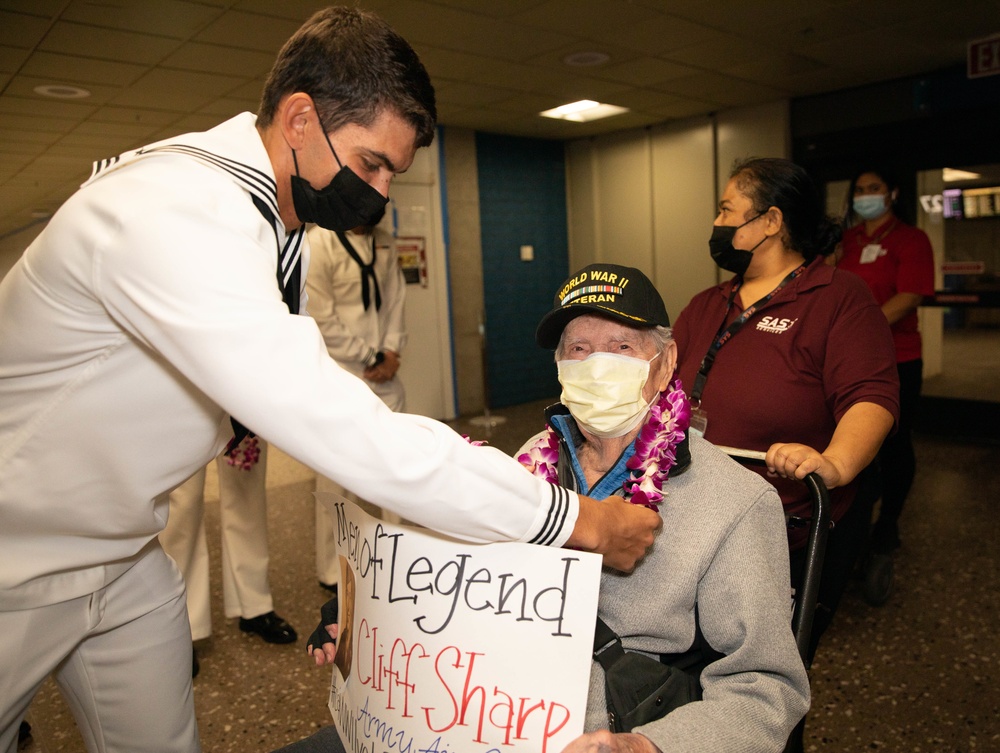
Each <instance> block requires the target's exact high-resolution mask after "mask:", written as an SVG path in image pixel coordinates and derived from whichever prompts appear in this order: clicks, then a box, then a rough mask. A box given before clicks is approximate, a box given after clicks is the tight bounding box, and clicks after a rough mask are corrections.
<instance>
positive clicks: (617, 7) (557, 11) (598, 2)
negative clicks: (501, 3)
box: [509, 0, 658, 42]
mask: <svg viewBox="0 0 1000 753" xmlns="http://www.w3.org/2000/svg"><path fill="white" fill-rule="evenodd" d="M609 11H610V12H609ZM570 13H571V14H572V18H573V34H574V36H577V37H584V38H586V39H589V40H593V41H596V42H601V41H605V40H607V39H609V38H615V37H617V36H618V35H619V34H624V35H625V36H626V37H627V36H629V35H630V34H631V31H632V30H633V29H636V28H640V27H642V25H643V24H645V23H647V22H649V21H650V20H651V19H653V18H655V17H656V16H657V15H658V13H657V11H655V10H653V9H651V8H645V7H643V6H641V5H637V4H634V3H614V4H613V5H609V3H608V0H572V2H567V0H544V2H540V3H536V4H532V6H531V7H530V8H528V9H526V10H523V11H521V12H519V13H516V14H514V15H513V16H511V17H510V19H509V20H511V21H513V22H514V23H518V24H524V25H525V26H533V27H536V28H539V29H549V30H551V31H556V32H559V33H561V34H563V33H566V31H567V24H566V18H567V14H570Z"/></svg>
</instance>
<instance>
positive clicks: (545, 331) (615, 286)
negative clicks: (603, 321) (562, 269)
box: [535, 264, 670, 350]
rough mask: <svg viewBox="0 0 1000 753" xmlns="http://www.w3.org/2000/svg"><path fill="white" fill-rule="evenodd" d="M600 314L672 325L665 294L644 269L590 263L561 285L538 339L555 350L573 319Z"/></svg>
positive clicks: (635, 322) (643, 324) (630, 321)
mask: <svg viewBox="0 0 1000 753" xmlns="http://www.w3.org/2000/svg"><path fill="white" fill-rule="evenodd" d="M581 314H600V315H601V316H606V317H608V318H610V319H615V320H617V321H620V322H622V323H623V324H628V325H631V326H633V327H655V326H657V325H661V326H663V327H669V326H670V318H669V317H668V316H667V308H666V306H664V305H663V298H662V297H661V296H660V294H659V292H658V291H657V290H656V288H655V287H654V286H653V283H651V282H650V281H649V278H648V277H646V275H644V274H643V273H642V272H640V271H639V270H638V269H636V268H635V267H623V266H620V265H618V264H591V265H589V266H586V267H584V268H583V269H581V270H580V271H579V272H577V273H576V274H574V275H573V276H572V277H570V278H569V279H568V280H566V282H564V283H563V284H562V285H560V286H559V291H558V292H557V293H556V299H555V305H554V306H553V308H552V310H551V311H550V312H549V313H547V314H546V315H545V316H544V317H542V321H540V322H539V323H538V329H537V330H535V341H536V342H537V343H538V344H539V345H541V346H542V347H543V348H549V349H551V350H555V348H556V346H557V345H558V344H559V336H560V335H562V331H563V330H564V329H565V328H566V325H567V324H568V323H569V321H570V320H571V319H575V318H576V317H578V316H580V315H581Z"/></svg>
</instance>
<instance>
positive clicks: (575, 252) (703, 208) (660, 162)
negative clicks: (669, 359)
mask: <svg viewBox="0 0 1000 753" xmlns="http://www.w3.org/2000/svg"><path fill="white" fill-rule="evenodd" d="M790 151H791V140H790V138H789V113H788V106H787V103H784V102H779V103H774V104H769V105H762V106H757V107H752V108H739V109H735V110H728V111H726V112H723V113H719V114H717V115H715V116H714V117H712V118H694V119H691V120H686V121H682V122H679V123H672V124H669V125H665V126H660V127H658V128H644V129H639V130H634V131H628V132H625V133H620V134H614V135H611V136H606V137H595V138H590V139H583V140H580V141H575V142H571V143H570V144H568V145H567V149H566V173H567V175H566V185H567V197H568V198H567V201H568V203H569V212H568V216H569V226H570V227H569V244H570V248H569V258H570V266H571V267H572V268H573V269H578V268H579V267H582V266H585V265H586V264H590V263H592V262H595V261H605V262H613V263H618V264H626V265H629V266H634V267H639V268H640V269H642V270H643V271H645V272H646V273H647V274H648V275H649V276H650V278H651V279H652V280H653V281H654V283H656V286H657V287H658V288H659V290H660V292H661V294H662V295H663V297H664V300H665V301H666V304H667V310H668V312H669V313H670V316H671V319H675V318H676V317H677V314H678V313H680V311H681V309H682V308H683V307H684V306H685V305H686V304H687V302H688V301H689V300H690V299H691V297H692V296H694V295H695V294H696V293H698V292H699V291H701V290H704V289H705V288H706V287H709V286H710V285H713V284H715V283H716V282H717V271H716V267H715V264H714V263H713V262H712V260H711V257H710V256H709V254H708V238H709V236H710V235H711V232H712V229H711V226H712V221H713V220H714V219H715V214H716V204H717V202H718V193H719V192H720V190H721V187H722V186H724V185H725V180H726V179H727V178H728V175H729V170H730V167H731V166H732V163H733V160H734V159H737V158H742V157H747V156H775V157H788V156H789V155H790ZM570 271H572V270H570Z"/></svg>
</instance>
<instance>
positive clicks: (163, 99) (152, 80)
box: [110, 68, 241, 112]
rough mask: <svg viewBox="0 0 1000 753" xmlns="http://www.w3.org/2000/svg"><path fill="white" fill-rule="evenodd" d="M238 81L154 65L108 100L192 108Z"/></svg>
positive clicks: (114, 102)
mask: <svg viewBox="0 0 1000 753" xmlns="http://www.w3.org/2000/svg"><path fill="white" fill-rule="evenodd" d="M239 83H241V81H240V80H239V79H236V78H234V77H232V76H216V75H213V74H210V73H198V72H195V71H172V70H166V69H164V68H154V69H153V70H151V71H149V73H147V74H146V75H145V76H143V77H142V78H141V79H139V80H138V81H136V82H135V84H133V85H132V86H129V87H128V88H126V89H124V90H123V91H121V92H120V93H119V94H118V95H117V96H115V97H114V98H113V99H112V100H111V102H110V103H111V104H114V105H120V106H121V105H124V106H129V107H155V108H158V109H161V110H174V111H177V112H191V111H193V110H197V109H198V108H199V107H204V106H205V104H206V103H207V102H209V101H211V100H212V99H214V98H216V97H219V96H221V95H223V94H226V93H227V92H229V91H230V90H231V89H233V88H234V87H235V86H236V85H237V84H239Z"/></svg>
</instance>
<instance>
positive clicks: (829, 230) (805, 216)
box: [730, 157, 841, 262]
mask: <svg viewBox="0 0 1000 753" xmlns="http://www.w3.org/2000/svg"><path fill="white" fill-rule="evenodd" d="M730 178H732V179H734V180H735V181H736V186H737V187H738V188H739V189H740V191H741V192H742V193H743V195H744V196H746V197H747V198H748V199H750V203H751V205H752V206H753V211H754V213H756V214H763V213H764V212H766V211H767V210H768V209H770V208H771V207H777V208H778V209H780V210H781V214H782V215H783V217H784V226H785V227H784V242H785V245H786V246H788V247H789V248H791V249H793V250H795V251H798V252H799V253H800V254H802V256H803V257H804V258H805V260H806V261H807V262H810V261H812V260H813V259H815V258H816V257H817V256H827V255H828V254H830V253H832V252H833V250H834V248H836V246H837V242H838V241H839V240H840V236H841V229H840V226H839V225H838V224H837V223H836V222H834V221H833V220H832V219H830V218H829V217H827V215H826V207H825V206H824V204H823V199H822V197H821V196H820V193H819V191H818V190H817V189H816V184H815V183H814V182H813V180H812V178H810V177H809V174H808V173H807V172H806V171H805V170H804V169H803V168H802V167H800V166H799V165H796V164H795V163H794V162H791V161H789V160H786V159H780V158H777V157H756V158H751V159H747V160H743V161H737V162H736V164H735V165H734V167H733V171H732V172H731V173H730Z"/></svg>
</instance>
